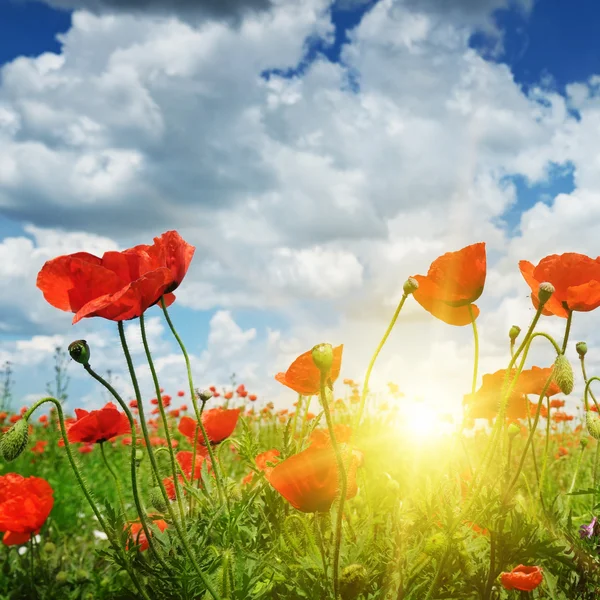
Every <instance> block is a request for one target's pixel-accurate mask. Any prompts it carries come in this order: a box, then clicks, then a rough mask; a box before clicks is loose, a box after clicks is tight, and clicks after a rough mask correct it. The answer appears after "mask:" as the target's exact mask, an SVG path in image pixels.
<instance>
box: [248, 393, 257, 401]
mask: <svg viewBox="0 0 600 600" xmlns="http://www.w3.org/2000/svg"><path fill="white" fill-rule="evenodd" d="M248 400H250V402H256V394H250V395H249V396H248Z"/></svg>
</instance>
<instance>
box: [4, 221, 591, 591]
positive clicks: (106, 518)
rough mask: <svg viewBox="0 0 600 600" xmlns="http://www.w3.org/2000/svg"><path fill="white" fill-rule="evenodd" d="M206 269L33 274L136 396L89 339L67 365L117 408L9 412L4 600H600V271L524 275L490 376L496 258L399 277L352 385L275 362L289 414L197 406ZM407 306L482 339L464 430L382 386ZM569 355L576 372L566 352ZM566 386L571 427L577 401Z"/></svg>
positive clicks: (131, 266)
mask: <svg viewBox="0 0 600 600" xmlns="http://www.w3.org/2000/svg"><path fill="white" fill-rule="evenodd" d="M193 254H194V248H193V247H192V246H190V245H189V244H187V243H186V242H185V241H184V240H183V239H182V238H181V237H180V236H179V234H178V233H177V232H174V231H169V232H166V233H164V234H162V235H161V236H160V237H157V238H155V239H154V242H153V243H152V244H149V245H143V246H136V247H134V248H131V249H128V250H125V251H122V252H107V253H105V254H104V255H103V256H102V257H96V256H93V255H91V254H87V253H81V252H80V253H77V254H73V255H68V256H61V257H57V258H55V259H53V260H51V261H48V262H47V263H46V264H45V265H44V266H43V268H42V269H41V271H40V273H39V275H38V279H37V286H38V288H39V289H40V290H41V292H42V293H43V294H44V297H45V299H46V300H47V301H48V302H49V303H50V304H51V305H53V306H55V307H56V308H57V309H59V310H63V311H69V312H72V313H74V319H73V321H74V323H77V322H78V321H79V320H81V319H82V318H93V317H95V318H103V319H108V320H110V321H114V322H115V323H116V327H118V331H119V336H120V341H121V351H122V352H123V365H124V370H126V371H127V373H128V374H129V376H130V378H131V382H132V385H133V389H134V390H135V397H134V398H123V397H121V396H120V395H119V394H118V393H117V391H116V390H115V389H114V388H113V386H112V385H111V383H110V381H109V380H107V379H106V378H104V377H103V376H102V375H100V374H98V373H97V372H96V371H95V370H94V368H93V366H92V365H93V362H94V360H93V359H94V354H93V348H90V347H89V346H88V344H87V342H86V341H85V340H76V341H74V342H73V343H72V344H70V345H69V347H68V353H69V355H70V357H71V359H72V360H73V361H75V362H76V363H77V365H74V366H77V367H78V368H82V369H85V370H86V371H87V373H88V375H89V376H90V377H91V378H92V379H94V380H95V384H96V385H97V386H98V395H99V397H100V395H101V394H107V395H108V396H109V397H110V401H109V402H107V403H105V405H104V406H103V407H102V408H98V409H97V410H89V411H88V410H83V409H80V408H78V409H76V410H75V413H74V414H73V415H67V414H65V410H64V408H63V403H62V402H61V398H54V397H51V396H49V397H46V398H40V399H39V401H38V402H36V403H34V404H33V405H31V406H24V407H12V410H11V411H4V412H0V426H1V427H2V428H3V435H2V437H1V438H0V454H1V455H2V458H3V460H2V461H1V462H0V532H2V534H3V538H2V541H3V544H2V548H1V550H0V554H1V556H0V562H1V563H2V566H1V569H2V576H1V577H0V598H6V599H9V598H10V599H20V598H23V599H34V598H44V599H45V598H47V599H88V598H89V599H99V600H104V599H113V598H114V599H125V598H143V599H145V600H150V599H156V598H165V599H190V600H191V599H203V600H204V599H210V598H212V599H214V600H226V599H227V600H233V599H238V600H242V599H248V598H256V599H260V598H264V599H271V598H272V599H281V600H292V599H300V598H305V599H315V600H316V599H323V600H338V599H340V598H341V599H342V600H360V599H362V600H367V599H369V600H374V599H381V600H384V599H385V600H401V599H412V600H433V599H440V598H468V599H478V598H481V599H484V600H491V599H496V600H499V599H511V598H514V599H516V598H532V599H533V598H538V599H542V598H544V599H546V598H549V599H550V598H551V599H554V600H576V599H582V600H584V599H592V598H596V597H597V596H598V594H599V593H600V570H599V567H600V562H599V560H598V551H599V548H600V544H599V542H600V524H599V523H598V522H597V514H598V509H599V507H600V489H599V482H598V463H599V460H600V456H599V455H600V445H599V444H598V439H599V438H600V417H599V416H598V404H597V402H596V398H595V395H594V393H593V387H594V382H595V381H599V380H600V378H598V377H596V376H595V374H594V373H587V372H586V365H585V359H586V355H587V353H588V348H587V345H586V344H585V342H580V341H575V340H572V339H570V329H571V322H572V319H573V318H577V317H578V313H580V312H587V311H591V310H594V309H596V308H598V307H600V262H599V261H598V260H597V259H594V258H591V257H587V256H584V255H581V254H575V253H567V254H562V255H551V256H547V257H545V258H544V259H542V260H541V261H540V263H539V264H538V265H533V264H531V263H529V262H527V261H521V263H520V264H519V265H518V266H517V265H515V268H519V269H520V271H521V273H522V275H523V279H524V282H523V285H524V286H525V287H528V288H529V289H530V292H531V300H532V303H533V306H534V308H535V316H534V318H533V320H532V321H531V322H530V323H520V324H515V325H514V326H513V327H512V328H511V329H510V331H507V332H506V338H505V343H506V361H505V364H504V365H498V370H497V371H496V372H494V373H479V372H478V370H479V369H478V348H479V339H478V333H477V317H478V316H479V308H478V307H477V306H476V304H474V303H475V302H476V301H477V300H478V298H479V297H480V296H481V294H482V293H483V292H484V288H485V278H486V254H485V244H484V243H476V244H473V245H471V246H467V247H466V248H463V249H461V250H457V251H451V252H448V253H446V254H444V255H442V256H440V257H439V258H438V259H436V260H435V261H434V262H433V263H432V264H431V267H430V269H429V271H428V273H427V274H426V275H418V274H417V275H412V276H410V277H408V278H407V279H406V283H405V284H404V288H403V295H402V297H401V298H399V299H398V300H399V304H398V307H397V309H396V311H395V313H394V314H393V315H391V321H390V323H389V326H388V328H387V330H386V331H385V332H382V338H381V342H380V344H379V346H378V347H377V348H375V349H373V350H374V353H373V356H372V359H371V361H370V363H369V364H368V365H365V373H364V374H357V377H358V376H360V377H361V378H362V379H361V380H360V381H358V380H357V381H354V380H352V379H348V378H346V379H340V371H341V366H342V363H343V350H344V349H343V346H337V347H333V346H332V345H330V344H329V343H327V340H314V346H313V347H312V348H309V349H307V351H306V352H305V353H303V354H301V355H300V356H298V358H297V359H296V360H295V361H294V362H293V363H292V364H290V365H273V372H277V371H280V372H279V373H278V374H277V375H276V379H277V381H278V382H280V383H281V385H283V386H286V387H287V388H288V391H289V393H290V394H291V395H293V396H294V398H295V399H296V402H295V404H294V407H293V409H291V410H290V409H280V408H278V407H275V406H273V404H272V403H270V402H269V401H268V399H263V398H262V397H261V394H260V390H251V389H246V387H245V386H244V385H243V384H240V385H236V386H235V387H231V388H225V389H221V388H216V387H211V388H210V389H207V390H200V389H197V388H196V386H195V383H194V381H193V378H192V365H191V364H190V361H189V358H188V354H187V351H186V347H185V339H182V337H180V335H179V333H178V331H177V325H176V324H175V323H173V322H172V320H171V318H170V315H169V309H168V307H169V306H170V305H171V304H172V303H173V302H174V301H176V300H175V297H174V295H173V292H174V291H175V290H176V289H177V287H178V286H179V285H185V283H184V278H185V275H186V272H187V270H188V267H189V265H190V263H191V261H192V258H193ZM415 301H416V302H417V303H418V304H419V305H420V306H421V307H422V308H423V309H424V310H426V311H428V312H429V313H430V314H431V318H437V319H440V320H442V321H444V322H445V323H447V324H448V327H469V328H471V329H472V331H473V357H474V360H473V381H472V386H471V389H470V390H465V396H464V404H463V407H462V408H463V410H462V417H461V418H459V419H456V418H453V417H452V416H450V415H444V414H439V415H434V416H432V415H430V414H426V415H424V416H422V417H419V415H418V414H417V415H416V418H415V416H414V415H413V416H411V417H410V418H409V415H408V414H407V412H406V411H405V410H403V404H404V403H405V402H406V398H404V396H403V394H402V389H401V384H397V383H394V382H390V383H389V384H388V387H387V390H386V391H385V393H382V392H381V391H379V392H378V393H377V394H375V393H374V391H372V390H371V389H370V387H369V381H370V377H371V374H372V372H373V371H374V370H376V369H377V358H378V356H379V354H380V352H381V351H382V349H383V348H384V347H385V342H386V340H387V338H388V337H389V336H390V335H394V333H395V331H394V330H395V328H396V327H400V326H401V320H402V309H403V307H404V305H405V303H406V302H415ZM154 305H158V306H159V307H160V308H161V309H162V313H163V316H164V319H165V321H166V324H167V325H168V327H169V329H170V331H171V333H172V335H173V336H174V338H175V340H176V341H177V343H178V345H179V347H180V349H181V360H182V361H184V362H185V364H186V366H187V372H188V380H187V381H184V382H181V388H180V389H178V390H167V391H166V392H165V390H163V389H162V388H161V384H160V381H159V378H158V376H157V374H156V370H155V368H154V363H153V360H152V348H150V347H149V345H148V342H147V338H146V333H145V326H144V312H145V311H146V310H147V309H148V308H150V307H151V306H154ZM542 315H545V316H547V317H551V318H553V319H562V322H563V323H564V333H563V336H562V338H561V339H554V338H553V337H552V336H550V335H549V334H547V333H545V332H544V331H542V330H541V327H540V317H541V316H542ZM132 319H137V321H138V322H139V326H140V332H141V336H142V341H143V344H144V348H145V353H146V360H147V363H148V365H149V367H150V371H151V373H152V376H153V381H154V388H155V393H154V397H153V398H145V397H142V395H141V394H140V391H139V385H138V379H137V375H136V368H139V365H136V364H134V362H133V360H132V358H131V353H130V351H129V347H128V340H127V339H126V336H125V329H124V325H123V324H124V322H126V321H130V320H132ZM74 331H76V328H75V329H74ZM534 344H535V345H538V344H539V345H543V344H546V345H549V346H551V347H552V348H553V349H554V351H555V354H556V358H555V360H554V362H553V363H552V364H549V365H533V364H531V361H530V360H528V355H529V352H530V348H531V346H532V345H534ZM572 346H575V347H576V349H577V354H578V356H579V361H580V364H578V365H572V364H570V362H569V361H568V359H567V358H566V356H565V352H566V350H567V348H570V347H572ZM589 352H594V349H593V348H590V349H589ZM206 378H207V379H209V378H210V374H206ZM58 387H59V388H60V385H59V386H58ZM575 388H576V389H577V390H581V391H582V392H583V398H582V405H581V407H580V408H579V409H578V410H577V411H575V410H574V409H573V403H572V402H571V401H569V402H567V397H568V396H569V395H571V394H573V390H574V389H575ZM57 395H59V394H57ZM573 395H574V394H573ZM415 433H417V434H418V435H416V434H415Z"/></svg>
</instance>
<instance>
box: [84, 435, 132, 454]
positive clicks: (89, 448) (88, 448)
mask: <svg viewBox="0 0 600 600" xmlns="http://www.w3.org/2000/svg"><path fill="white" fill-rule="evenodd" d="M129 445H130V446H131V438H129ZM93 449H94V446H92V445H91V444H83V446H79V448H77V450H78V452H79V454H89V453H90V452H91V451H92V450H93Z"/></svg>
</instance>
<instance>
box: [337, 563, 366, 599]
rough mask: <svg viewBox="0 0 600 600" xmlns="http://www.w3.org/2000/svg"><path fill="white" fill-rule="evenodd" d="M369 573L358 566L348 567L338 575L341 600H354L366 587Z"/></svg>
mask: <svg viewBox="0 0 600 600" xmlns="http://www.w3.org/2000/svg"><path fill="white" fill-rule="evenodd" d="M368 581H369V573H368V572H367V570H366V569H365V568H364V567H363V566H362V565H358V564H354V565H348V566H347V567H346V568H344V569H343V570H342V572H341V574H340V596H341V597H342V600H355V599H356V598H358V597H359V596H360V595H361V594H362V592H363V591H364V590H365V588H366V587H367V583H368Z"/></svg>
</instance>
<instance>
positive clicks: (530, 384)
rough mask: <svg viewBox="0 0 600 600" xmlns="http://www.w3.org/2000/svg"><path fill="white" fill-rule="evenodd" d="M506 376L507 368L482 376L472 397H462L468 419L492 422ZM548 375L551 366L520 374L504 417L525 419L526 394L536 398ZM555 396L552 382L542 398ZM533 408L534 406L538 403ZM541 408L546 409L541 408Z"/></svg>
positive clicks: (554, 386) (558, 391) (535, 368)
mask: <svg viewBox="0 0 600 600" xmlns="http://www.w3.org/2000/svg"><path fill="white" fill-rule="evenodd" d="M505 374H506V369H500V370H499V371H496V372H495V373H491V374H486V375H484V376H483V377H482V382H481V387H480V388H479V389H478V390H477V392H476V393H475V396H473V395H472V394H467V395H465V397H464V401H463V404H465V405H468V406H469V417H471V418H473V419H493V418H494V417H495V416H496V415H497V414H498V409H499V407H500V400H501V395H502V386H503V385H504V377H505ZM551 374H552V367H547V368H543V369H542V368H540V367H532V368H531V369H525V370H523V371H521V374H520V375H519V379H518V380H517V383H516V385H515V387H514V389H513V392H512V395H511V397H510V398H509V400H508V404H507V408H506V416H507V417H508V418H509V419H511V420H515V419H524V418H525V417H526V416H527V410H528V406H529V405H530V403H529V401H528V400H527V397H526V396H527V394H532V395H535V396H539V395H540V394H541V392H542V390H543V389H544V385H545V384H546V381H547V380H548V378H549V377H550V375H551ZM513 377H514V375H513ZM509 385H510V379H509ZM558 393H560V388H559V387H558V385H556V383H554V381H553V382H551V383H550V385H549V386H548V389H547V390H546V393H545V395H546V396H553V395H555V394H558ZM533 406H534V407H537V404H536V405H533ZM542 409H543V410H545V407H544V406H542ZM535 410H536V408H534V414H535Z"/></svg>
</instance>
